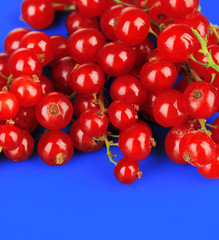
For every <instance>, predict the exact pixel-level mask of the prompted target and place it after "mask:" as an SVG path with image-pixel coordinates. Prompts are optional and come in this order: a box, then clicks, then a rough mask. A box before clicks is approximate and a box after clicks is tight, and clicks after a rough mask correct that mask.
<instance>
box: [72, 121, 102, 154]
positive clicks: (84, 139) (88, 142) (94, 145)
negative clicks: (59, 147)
mask: <svg viewBox="0 0 219 240" xmlns="http://www.w3.org/2000/svg"><path fill="white" fill-rule="evenodd" d="M70 137H71V139H72V141H73V143H74V146H75V148H77V149H78V150H79V151H81V152H95V151H97V150H98V149H100V148H101V147H102V146H103V144H104V141H95V140H94V139H93V138H92V137H89V136H88V135H86V134H85V133H84V132H83V131H82V130H81V128H80V126H79V123H78V119H77V120H76V121H75V122H74V123H73V124H72V126H71V128H70Z"/></svg>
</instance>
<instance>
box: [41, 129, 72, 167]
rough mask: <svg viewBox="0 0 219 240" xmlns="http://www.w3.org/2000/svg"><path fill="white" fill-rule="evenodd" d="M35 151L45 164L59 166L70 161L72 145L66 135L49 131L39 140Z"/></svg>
mask: <svg viewBox="0 0 219 240" xmlns="http://www.w3.org/2000/svg"><path fill="white" fill-rule="evenodd" d="M37 150H38V154H39V156H40V158H41V159H42V160H43V161H44V162H45V163H46V164H48V165H51V166H61V165H64V164H66V163H67V162H68V161H69V160H70V159H71V157H72V155H73V152H74V145H73V142H72V140H71V138H70V137H69V135H68V134H66V133H64V132H61V131H49V132H47V133H44V134H43V136H42V137H41V138H40V140H39V143H38V147H37Z"/></svg>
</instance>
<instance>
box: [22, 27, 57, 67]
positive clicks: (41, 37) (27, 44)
mask: <svg viewBox="0 0 219 240" xmlns="http://www.w3.org/2000/svg"><path fill="white" fill-rule="evenodd" d="M20 47H21V48H27V49H30V50H31V51H32V52H34V53H35V54H36V55H37V56H38V58H39V60H40V62H41V63H42V65H43V66H45V65H47V64H48V63H49V62H50V61H51V60H52V58H53V52H54V48H53V45H52V41H51V39H50V37H49V36H48V35H46V34H45V33H43V32H39V31H31V32H29V33H27V34H25V35H24V36H23V38H22V39H21V42H20ZM56 51H57V49H56Z"/></svg>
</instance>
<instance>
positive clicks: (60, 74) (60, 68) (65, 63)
mask: <svg viewBox="0 0 219 240" xmlns="http://www.w3.org/2000/svg"><path fill="white" fill-rule="evenodd" d="M74 67H75V61H74V60H72V58H71V57H64V58H61V59H59V60H58V61H55V62H54V64H53V66H52V73H51V76H52V82H53V84H54V86H55V89H56V91H59V92H61V93H63V94H65V95H70V94H71V93H72V92H73V91H72V88H71V85H70V76H71V72H72V71H73V69H74Z"/></svg>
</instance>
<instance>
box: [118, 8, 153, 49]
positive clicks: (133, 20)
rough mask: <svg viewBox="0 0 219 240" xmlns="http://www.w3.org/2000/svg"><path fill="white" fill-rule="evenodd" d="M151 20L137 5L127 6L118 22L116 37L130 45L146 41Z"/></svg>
mask: <svg viewBox="0 0 219 240" xmlns="http://www.w3.org/2000/svg"><path fill="white" fill-rule="evenodd" d="M150 26H151V24H150V20H149V17H148V15H147V13H146V12H144V11H143V10H142V9H140V8H137V7H126V8H124V9H123V10H122V12H121V15H120V16H119V18H118V21H117V24H116V29H115V33H116V37H117V38H118V39H119V40H120V41H121V42H123V43H124V44H127V45H129V46H135V45H137V44H140V43H141V42H143V41H144V39H145V38H146V37H147V35H148V33H149V29H150Z"/></svg>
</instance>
